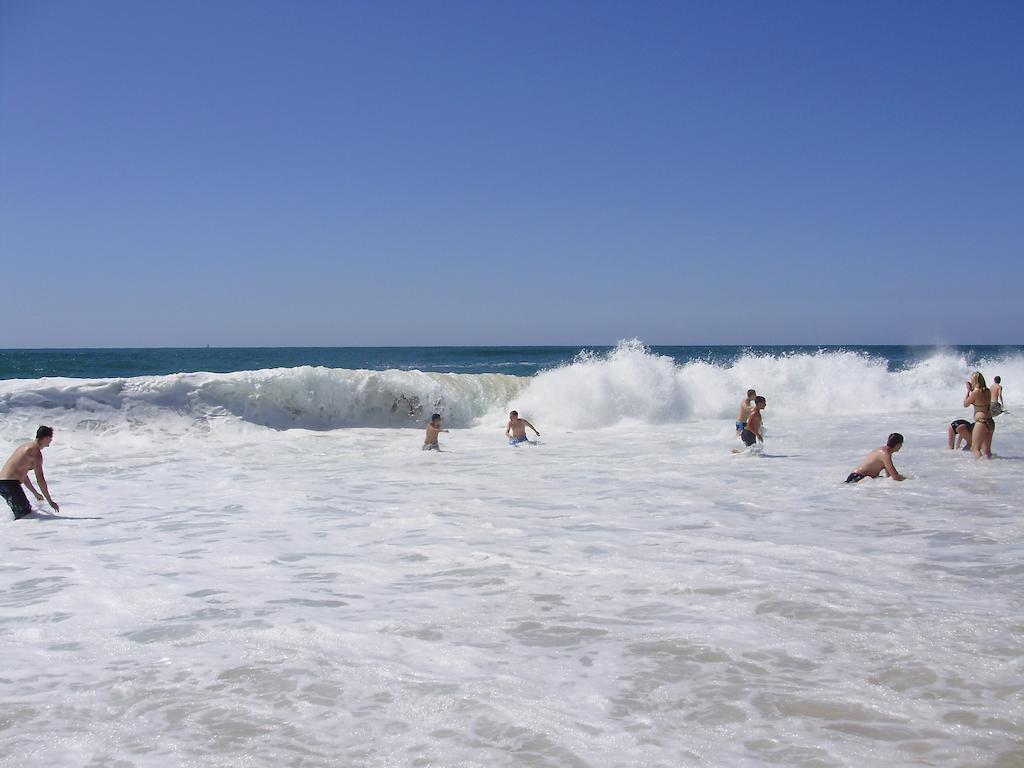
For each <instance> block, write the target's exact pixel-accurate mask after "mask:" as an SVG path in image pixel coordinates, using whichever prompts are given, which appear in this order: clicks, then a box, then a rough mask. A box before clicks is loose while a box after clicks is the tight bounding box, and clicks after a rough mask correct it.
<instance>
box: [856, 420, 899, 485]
mask: <svg viewBox="0 0 1024 768" xmlns="http://www.w3.org/2000/svg"><path fill="white" fill-rule="evenodd" d="M902 447H903V435H901V434H900V433H899V432H893V433H892V434H891V435H889V439H888V440H886V441H885V445H883V446H882V447H881V448H876V449H875V450H873V451H872V452H871V453H869V454H868V455H867V456H865V457H864V461H862V462H861V463H860V466H859V467H857V468H856V469H855V470H853V472H851V473H850V476H849V477H847V478H846V482H848V483H859V482H860V481H861V480H863V479H864V478H865V477H878V476H879V475H880V474H882V470H883V469H884V470H885V473H886V474H887V475H889V477H891V478H892V479H893V480H906V479H907V478H905V477H904V476H903V475H901V474H900V473H899V472H897V471H896V467H895V466H893V463H892V455H893V454H894V453H898V452H899V450H900V448H902Z"/></svg>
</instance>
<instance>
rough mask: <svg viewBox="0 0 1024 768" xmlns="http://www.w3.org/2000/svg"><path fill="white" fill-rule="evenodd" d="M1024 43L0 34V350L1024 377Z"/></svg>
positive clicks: (924, 10)
mask: <svg viewBox="0 0 1024 768" xmlns="http://www.w3.org/2000/svg"><path fill="white" fill-rule="evenodd" d="M1022 28H1024V3H1017V2H985V3H967V2H963V3H956V2H941V3H939V2H880V3H872V2H838V1H837V2H793V1H787V2H751V3H745V2H736V3H708V2H695V3H687V2H640V3H627V2H614V3H610V2H609V3H606V2H597V1H596V0H595V1H593V2H580V3H569V2H524V3H497V2H465V3H459V2H401V3H390V2H340V1H338V2H302V3H287V2H283V1H282V2H258V1H257V2H232V1H231V0H218V2H212V3H210V2H191V1H189V0H186V1H185V2H174V3H157V2H109V1H104V0H99V1H98V2H88V3H87V2H70V1H69V2H47V1H46V0H0V261H2V263H3V264H4V267H5V269H4V271H5V273H6V275H7V285H6V286H5V288H4V291H3V294H4V299H3V305H4V312H3V315H2V317H3V322H2V325H0V347H21V346H44V347H45V346H167V345H170V346H174V345H183V346H194V345H204V344H212V345H215V346H217V345H376V344H395V345H405V344H408V345H420V344H422V345H433V344H560V343H565V344H574V343H587V344H598V343H609V342H614V341H616V340H617V339H620V338H628V337H639V338H642V339H643V340H645V341H647V342H648V343H651V344H673V343H680V344H685V343H695V344H704V343H711V344H713V343H739V344H757V343H887V342H891V343H904V342H906V343H932V342H936V343H967V342H975V343H985V342H990V343H1021V342H1024V338H1022V337H1021V329H1022V328H1024V302H1022V301H1021V300H1020V291H1021V286H1022V285H1024V258H1022V250H1024V248H1022V242H1024V241H1022V223H1024V139H1022V137H1024V54H1022V52H1021V51H1022V48H1021V46H1020V30H1021V29H1022Z"/></svg>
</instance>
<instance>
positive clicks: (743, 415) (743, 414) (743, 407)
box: [736, 389, 757, 437]
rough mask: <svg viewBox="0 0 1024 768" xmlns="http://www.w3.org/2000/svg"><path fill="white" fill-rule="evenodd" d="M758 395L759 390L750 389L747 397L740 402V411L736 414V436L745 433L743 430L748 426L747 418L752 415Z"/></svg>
mask: <svg viewBox="0 0 1024 768" xmlns="http://www.w3.org/2000/svg"><path fill="white" fill-rule="evenodd" d="M756 397H757V392H755V391H754V390H752V389H748V390H747V396H746V398H744V399H743V400H742V401H741V402H740V412H739V413H738V414H736V437H740V436H741V435H742V434H743V430H744V429H746V428H747V418H749V416H750V410H751V408H752V407H753V404H754V399H755V398H756Z"/></svg>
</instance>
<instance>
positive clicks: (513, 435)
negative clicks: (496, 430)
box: [505, 411, 540, 445]
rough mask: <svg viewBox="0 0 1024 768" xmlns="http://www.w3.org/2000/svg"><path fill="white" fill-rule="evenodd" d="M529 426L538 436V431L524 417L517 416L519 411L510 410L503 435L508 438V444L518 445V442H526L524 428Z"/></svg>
mask: <svg viewBox="0 0 1024 768" xmlns="http://www.w3.org/2000/svg"><path fill="white" fill-rule="evenodd" d="M527 427H529V428H530V429H532V430H533V434H535V435H536V436H537V437H540V432H538V431H537V428H536V427H535V426H533V424H531V423H530V422H528V421H527V420H526V419H520V418H519V411H511V412H510V413H509V415H508V426H507V427H505V437H507V438H508V444H509V445H519V443H528V442H530V441H529V440H527V439H526V428H527Z"/></svg>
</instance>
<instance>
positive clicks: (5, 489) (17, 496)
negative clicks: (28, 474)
mask: <svg viewBox="0 0 1024 768" xmlns="http://www.w3.org/2000/svg"><path fill="white" fill-rule="evenodd" d="M0 496H3V497H4V499H5V500H6V501H7V503H8V505H10V507H11V512H13V513H14V519H15V520H19V519H21V518H23V517H25V515H29V514H31V513H32V505H31V504H29V503H28V499H27V498H26V497H25V491H23V490H22V489H21V483H20V482H18V481H17V480H0Z"/></svg>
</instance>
